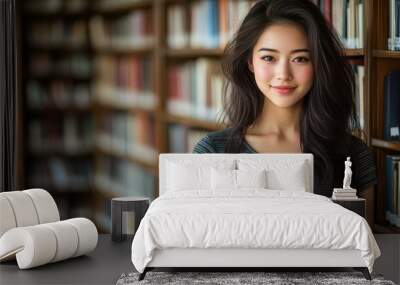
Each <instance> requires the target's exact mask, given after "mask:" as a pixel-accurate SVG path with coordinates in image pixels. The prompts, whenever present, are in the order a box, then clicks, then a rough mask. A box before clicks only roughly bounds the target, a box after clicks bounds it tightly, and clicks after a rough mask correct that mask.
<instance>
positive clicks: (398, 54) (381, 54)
mask: <svg viewBox="0 0 400 285" xmlns="http://www.w3.org/2000/svg"><path fill="white" fill-rule="evenodd" d="M372 55H373V56H374V57H378V58H397V59H400V51H391V50H378V49H375V50H374V51H373V53H372Z"/></svg>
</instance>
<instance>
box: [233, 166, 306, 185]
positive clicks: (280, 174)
mask: <svg viewBox="0 0 400 285" xmlns="http://www.w3.org/2000/svg"><path fill="white" fill-rule="evenodd" d="M238 168H239V169H240V170H248V171H249V170H257V169H266V181H267V187H266V188H268V189H272V190H290V191H307V190H308V189H311V188H310V187H309V185H310V183H311V181H308V180H309V171H310V170H309V168H308V167H307V163H306V161H304V160H301V161H298V160H297V161H296V160H270V161H263V160H251V159H239V160H238Z"/></svg>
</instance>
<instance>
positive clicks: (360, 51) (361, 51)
mask: <svg viewBox="0 0 400 285" xmlns="http://www.w3.org/2000/svg"><path fill="white" fill-rule="evenodd" d="M345 55H346V56H349V57H354V56H364V49H362V48H357V49H346V50H345Z"/></svg>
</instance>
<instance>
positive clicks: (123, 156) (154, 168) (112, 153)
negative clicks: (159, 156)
mask: <svg viewBox="0 0 400 285" xmlns="http://www.w3.org/2000/svg"><path fill="white" fill-rule="evenodd" d="M96 152H97V153H98V154H100V155H109V156H114V157H117V158H120V159H128V160H129V161H131V162H133V163H135V164H138V165H139V166H141V167H143V168H145V169H146V170H147V171H149V172H151V173H152V174H155V173H156V172H157V171H158V165H157V161H156V160H155V161H154V162H153V163H151V162H148V161H146V160H143V159H141V158H138V157H135V156H134V155H131V154H126V153H122V152H116V151H113V150H110V149H104V148H102V147H100V146H96Z"/></svg>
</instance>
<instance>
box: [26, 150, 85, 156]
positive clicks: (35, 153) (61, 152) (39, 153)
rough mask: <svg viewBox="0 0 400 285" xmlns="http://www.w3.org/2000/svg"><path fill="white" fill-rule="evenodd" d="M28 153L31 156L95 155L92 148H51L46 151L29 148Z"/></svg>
mask: <svg viewBox="0 0 400 285" xmlns="http://www.w3.org/2000/svg"><path fill="white" fill-rule="evenodd" d="M28 155H30V156H44V157H48V156H61V157H79V158H80V157H88V156H92V155H93V151H92V150H90V149H79V150H75V151H69V150H66V149H61V148H60V149H57V150H56V149H49V150H45V151H37V150H29V151H28Z"/></svg>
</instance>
